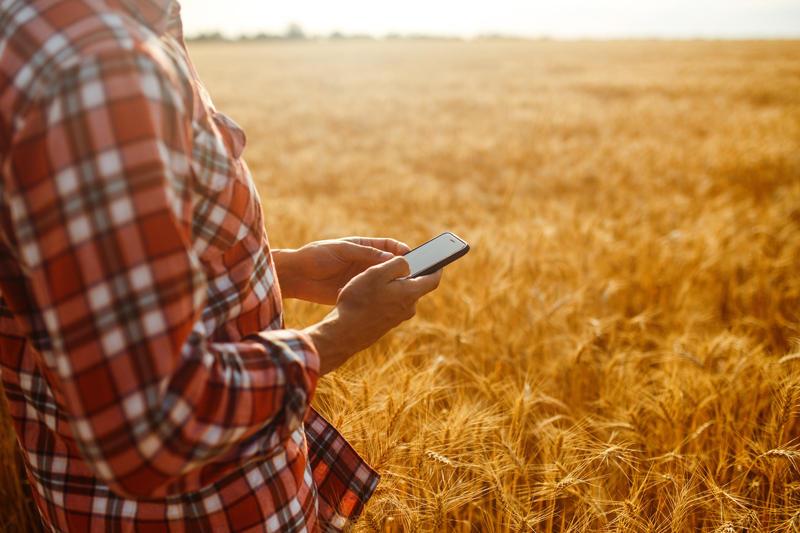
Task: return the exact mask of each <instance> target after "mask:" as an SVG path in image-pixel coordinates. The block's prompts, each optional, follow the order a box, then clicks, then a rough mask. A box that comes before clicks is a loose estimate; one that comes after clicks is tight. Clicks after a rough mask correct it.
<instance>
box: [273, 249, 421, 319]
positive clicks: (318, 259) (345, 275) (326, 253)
mask: <svg viewBox="0 0 800 533" xmlns="http://www.w3.org/2000/svg"><path fill="white" fill-rule="evenodd" d="M409 250H410V248H409V247H408V245H406V244H403V243H401V242H397V241H396V240H394V239H370V238H367V237H348V238H346V239H337V240H329V241H318V242H312V243H311V244H307V245H305V246H303V247H302V248H300V249H299V250H273V252H272V256H273V258H274V260H275V268H276V269H277V270H278V279H279V280H280V285H281V292H282V293H283V296H284V297H285V298H298V299H300V300H307V301H309V302H314V303H319V304H326V305H333V304H335V303H336V299H337V297H338V295H339V291H340V290H342V288H343V287H344V286H345V285H347V283H348V282H350V280H352V279H353V278H354V277H355V276H357V275H359V274H361V273H362V272H364V271H365V270H367V269H368V268H369V267H371V266H374V265H378V264H380V263H383V262H385V261H388V260H389V259H392V258H393V257H394V256H397V255H402V254H404V253H406V252H408V251H409Z"/></svg>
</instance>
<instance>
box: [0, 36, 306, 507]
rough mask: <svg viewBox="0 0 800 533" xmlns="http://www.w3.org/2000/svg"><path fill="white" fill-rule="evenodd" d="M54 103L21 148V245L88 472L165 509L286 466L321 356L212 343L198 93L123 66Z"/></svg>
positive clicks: (131, 61)
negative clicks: (197, 227)
mask: <svg viewBox="0 0 800 533" xmlns="http://www.w3.org/2000/svg"><path fill="white" fill-rule="evenodd" d="M164 55H166V54H164ZM42 94H43V96H42V98H41V100H40V101H39V102H37V104H36V105H33V106H31V108H30V110H28V111H27V112H26V113H24V115H23V117H24V120H22V121H21V122H20V124H19V129H18V134H17V135H16V137H15V140H14V142H13V144H12V153H11V168H12V174H13V180H12V181H13V186H12V187H10V188H9V191H8V193H9V194H8V201H9V203H10V206H11V218H12V220H11V227H12V228H13V237H12V238H13V239H14V240H15V252H16V253H17V254H18V260H19V263H20V266H21V268H22V269H23V271H24V272H25V273H26V275H27V276H28V277H29V278H30V280H31V285H32V287H33V292H34V295H33V296H34V298H35V301H36V305H37V306H38V307H39V309H41V310H42V316H43V317H44V322H45V324H44V325H45V327H46V331H47V333H48V339H45V340H41V339H40V342H38V343H37V344H38V345H40V346H41V345H49V349H43V350H40V351H41V358H42V361H41V362H42V363H44V368H45V369H46V371H45V373H46V374H47V376H48V381H49V382H50V384H51V386H52V387H53V388H54V390H55V393H56V398H58V400H59V403H63V405H62V406H61V407H62V408H63V410H64V412H65V413H66V415H67V418H68V420H69V424H70V428H71V431H72V433H73V436H74V438H75V442H76V444H77V446H78V448H79V450H80V452H81V454H82V455H83V457H84V458H85V460H86V462H87V464H88V465H89V466H90V468H91V469H92V471H93V472H94V473H95V474H96V475H97V476H98V477H100V478H101V479H102V480H103V481H104V482H105V483H107V484H108V485H109V486H110V487H111V488H112V489H113V490H115V491H116V492H118V493H120V494H122V495H124V496H131V497H137V498H141V497H163V496H165V495H169V494H175V493H181V492H189V491H193V490H197V489H199V488H201V487H203V486H206V485H208V484H209V483H211V482H213V481H216V480H218V479H219V478H221V477H222V476H224V475H225V474H227V473H228V472H230V471H231V470H232V469H234V468H236V467H238V466H241V465H242V464H243V463H245V462H247V461H249V460H252V459H257V458H259V457H265V456H269V455H271V454H272V453H273V451H274V449H275V448H276V447H278V446H280V445H281V443H283V442H285V441H286V440H287V439H289V437H290V435H291V434H292V432H294V431H296V430H297V429H298V428H299V427H300V424H301V423H302V420H303V418H304V416H305V414H306V410H307V409H308V408H309V407H308V406H309V404H310V402H311V399H312V396H313V393H314V390H315V387H316V383H317V377H318V368H319V360H318V355H317V353H316V351H315V348H314V346H313V343H312V342H311V340H310V339H309V338H308V337H307V336H306V335H305V334H304V333H302V332H300V331H293V330H275V331H264V332H261V333H259V334H258V336H257V338H256V339H254V340H249V339H244V340H242V341H241V342H228V343H214V342H210V341H209V339H208V334H207V332H206V331H205V329H204V326H203V320H202V316H203V312H204V309H205V308H206V295H207V286H206V285H207V280H206V276H205V274H204V270H203V266H202V264H201V263H200V261H199V259H198V256H197V254H196V252H195V251H194V250H193V247H192V232H193V227H194V226H193V224H194V223H195V221H194V220H193V207H192V191H191V179H192V178H191V171H190V168H191V164H192V157H194V156H193V154H192V146H193V144H192V140H193V138H192V135H193V134H192V131H193V129H192V98H193V91H192V86H191V84H190V83H189V82H187V81H186V78H185V76H184V73H181V71H180V68H179V67H178V66H177V64H176V63H175V62H170V61H169V58H168V57H161V56H159V55H154V54H153V53H152V52H151V51H147V50H129V51H112V52H104V53H102V54H98V55H96V56H94V57H90V58H84V59H82V60H81V61H80V62H79V64H76V65H75V66H73V67H72V68H70V69H68V70H66V71H64V72H61V73H60V74H59V75H58V76H56V77H55V78H54V79H53V80H51V83H49V84H48V86H47V87H46V88H45V89H44V90H43V93H42ZM220 142H222V141H220ZM205 164H206V165H207V166H209V167H211V168H213V166H214V164H215V162H214V161H207V162H205Z"/></svg>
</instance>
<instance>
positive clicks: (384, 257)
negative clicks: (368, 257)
mask: <svg viewBox="0 0 800 533" xmlns="http://www.w3.org/2000/svg"><path fill="white" fill-rule="evenodd" d="M392 257H394V255H392V254H390V253H389V252H383V253H382V254H381V260H382V261H388V260H389V259H391V258H392Z"/></svg>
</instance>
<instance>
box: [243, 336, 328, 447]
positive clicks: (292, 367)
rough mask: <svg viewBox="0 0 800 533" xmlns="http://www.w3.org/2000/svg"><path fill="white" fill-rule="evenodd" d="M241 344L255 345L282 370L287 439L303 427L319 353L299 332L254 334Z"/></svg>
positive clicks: (317, 369)
mask: <svg viewBox="0 0 800 533" xmlns="http://www.w3.org/2000/svg"><path fill="white" fill-rule="evenodd" d="M243 340H250V341H255V342H257V343H259V344H261V345H262V346H264V349H265V350H266V352H267V356H268V357H270V358H272V359H273V361H274V362H275V365H276V366H277V367H279V368H281V369H283V375H284V383H283V388H284V399H283V405H284V410H285V415H286V417H285V427H286V430H287V431H288V432H287V434H286V436H287V437H288V435H290V434H291V433H293V432H294V431H296V430H297V429H298V428H300V424H302V422H303V419H304V418H305V416H306V411H307V410H308V408H309V406H310V405H311V400H312V399H313V398H314V392H315V391H316V389H317V381H318V380H319V353H317V348H316V347H315V346H314V343H313V342H312V340H311V337H310V336H309V335H308V334H307V333H305V332H304V331H300V330H291V329H281V330H268V331H262V332H260V333H254V334H252V335H248V336H246V337H244V339H243Z"/></svg>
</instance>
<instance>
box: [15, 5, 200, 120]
mask: <svg viewBox="0 0 800 533" xmlns="http://www.w3.org/2000/svg"><path fill="white" fill-rule="evenodd" d="M125 57H128V58H129V59H130V60H131V61H135V62H139V63H142V62H145V63H149V64H151V65H154V66H155V67H156V68H157V69H159V70H160V71H162V72H163V73H164V74H165V75H166V76H167V77H168V78H170V79H171V80H172V81H173V82H174V83H175V86H176V88H179V87H180V86H181V85H182V84H183V83H182V81H183V82H185V81H186V80H185V78H186V73H185V72H182V70H183V69H182V68H181V65H180V64H179V62H177V61H176V59H175V57H173V56H171V54H170V49H169V46H167V45H166V44H165V42H164V40H163V38H162V37H161V36H159V35H157V34H156V33H154V32H153V30H152V29H150V28H149V27H148V26H146V25H145V24H143V23H142V22H140V21H139V20H137V19H136V18H135V17H133V16H132V15H130V14H129V13H127V12H125V11H123V10H120V9H115V8H113V7H111V6H109V5H108V4H106V3H105V2H104V1H103V0H33V1H30V0H10V1H6V2H3V3H2V4H0V114H3V115H6V116H8V115H9V114H13V113H14V112H19V111H21V110H22V108H24V107H25V104H26V103H28V104H29V103H32V102H33V101H35V100H36V99H37V98H39V97H41V96H42V95H45V94H47V92H48V91H52V90H54V89H56V87H55V86H57V85H58V83H57V82H58V80H59V79H61V77H62V76H63V75H64V74H65V73H69V72H74V71H75V70H76V69H81V70H84V71H85V72H86V71H91V70H92V69H93V68H94V69H99V68H102V65H103V64H104V63H107V62H109V61H110V62H115V63H118V62H119V60H120V58H125ZM9 105H10V106H13V107H12V108H11V109H9V108H6V109H3V108H2V107H3V106H9Z"/></svg>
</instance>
